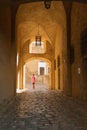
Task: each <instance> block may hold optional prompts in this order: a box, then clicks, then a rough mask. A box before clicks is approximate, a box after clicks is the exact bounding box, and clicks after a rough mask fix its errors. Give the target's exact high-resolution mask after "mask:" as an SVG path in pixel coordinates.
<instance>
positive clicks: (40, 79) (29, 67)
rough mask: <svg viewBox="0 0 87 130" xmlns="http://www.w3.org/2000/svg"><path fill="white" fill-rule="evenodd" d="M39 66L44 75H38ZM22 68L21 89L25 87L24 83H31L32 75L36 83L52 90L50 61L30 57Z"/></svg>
mask: <svg viewBox="0 0 87 130" xmlns="http://www.w3.org/2000/svg"><path fill="white" fill-rule="evenodd" d="M40 66H41V68H42V66H43V68H44V74H40ZM23 68H24V71H23V88H24V87H26V86H27V85H26V83H31V77H32V75H33V74H34V75H35V76H36V82H37V83H39V84H43V85H45V86H47V87H48V88H49V89H52V86H53V82H52V81H53V79H52V78H53V76H52V75H53V70H52V63H51V61H49V60H48V59H45V58H42V57H32V58H29V59H27V60H26V62H25V64H24V65H23Z"/></svg>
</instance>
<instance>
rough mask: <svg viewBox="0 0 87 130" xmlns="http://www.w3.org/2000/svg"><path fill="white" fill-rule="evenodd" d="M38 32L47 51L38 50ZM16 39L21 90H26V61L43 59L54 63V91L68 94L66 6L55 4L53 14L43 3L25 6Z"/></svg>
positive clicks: (17, 27) (52, 65) (17, 24)
mask: <svg viewBox="0 0 87 130" xmlns="http://www.w3.org/2000/svg"><path fill="white" fill-rule="evenodd" d="M38 7H39V8H38ZM58 7H59V8H58ZM30 10H32V11H31V12H30ZM58 12H60V14H61V15H59V13H58ZM38 26H39V27H38ZM38 31H39V35H40V36H41V41H42V43H41V44H43V43H44V44H43V46H44V50H43V49H42V48H43V47H42V48H41V47H39V46H38V47H37V46H35V37H36V35H37V33H38ZM16 36H17V37H16V40H17V53H18V54H19V65H18V67H17V68H18V70H17V73H18V72H19V71H20V88H23V65H24V64H25V63H26V60H28V59H29V58H32V57H34V58H37V57H38V58H40V57H42V58H45V59H48V60H49V61H50V62H51V73H52V74H51V87H50V88H51V89H60V90H62V91H65V88H66V86H68V79H66V76H67V73H68V71H67V70H68V66H67V44H66V42H67V38H66V14H65V10H64V6H63V3H62V2H60V1H53V2H52V4H51V8H50V10H47V9H45V8H44V6H43V2H36V3H35V2H34V3H27V4H21V5H20V6H19V8H18V11H17V15H16ZM36 48H37V49H36ZM35 49H36V51H35Z"/></svg>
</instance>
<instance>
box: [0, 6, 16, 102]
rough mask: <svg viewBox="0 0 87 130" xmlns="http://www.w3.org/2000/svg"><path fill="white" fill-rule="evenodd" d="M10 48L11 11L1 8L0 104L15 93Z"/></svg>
mask: <svg viewBox="0 0 87 130" xmlns="http://www.w3.org/2000/svg"><path fill="white" fill-rule="evenodd" d="M11 47H12V46H11V11H10V8H9V7H7V8H4V7H3V9H2V8H1V9H0V102H2V101H3V100H9V99H10V98H12V97H13V95H14V93H15V90H14V84H15V80H14V79H13V77H14V76H13V75H14V72H13V71H12V70H13V69H14V65H13V62H12V60H14V59H13V58H14V57H12V56H11V54H13V50H14V49H13V50H12V51H11ZM11 58H12V60H11ZM12 68H13V69H12Z"/></svg>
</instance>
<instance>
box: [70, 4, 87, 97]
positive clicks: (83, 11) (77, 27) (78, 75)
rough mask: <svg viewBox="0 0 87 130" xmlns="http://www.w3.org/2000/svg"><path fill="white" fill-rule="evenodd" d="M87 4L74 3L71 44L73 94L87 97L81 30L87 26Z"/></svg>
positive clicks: (86, 75) (85, 65) (86, 72)
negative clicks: (72, 48)
mask: <svg viewBox="0 0 87 130" xmlns="http://www.w3.org/2000/svg"><path fill="white" fill-rule="evenodd" d="M86 16H87V5H86V4H79V3H74V4H73V8H72V17H71V26H72V29H71V31H72V37H71V44H72V45H73V47H74V63H73V64H72V96H74V97H76V98H80V99H87V60H85V59H84V58H83V57H82V56H81V44H80V43H81V40H80V38H81V37H80V36H81V32H82V31H83V30H84V29H85V28H87V17H86Z"/></svg>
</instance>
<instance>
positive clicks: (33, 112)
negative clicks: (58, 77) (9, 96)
mask: <svg viewBox="0 0 87 130" xmlns="http://www.w3.org/2000/svg"><path fill="white" fill-rule="evenodd" d="M37 88H38V87H37ZM37 88H36V90H32V89H30V88H28V89H29V90H28V91H25V92H23V93H20V94H17V96H16V98H15V101H14V102H13V104H12V105H10V107H8V109H7V110H6V112H5V113H3V112H2V113H1V114H0V129H1V130H86V129H87V103H85V102H80V101H78V100H74V99H73V98H69V97H67V96H64V95H62V93H61V92H58V91H51V90H50V91H49V90H45V88H43V87H42V86H40V88H41V89H40V88H39V89H40V90H39V89H38V90H37ZM42 90H43V91H42Z"/></svg>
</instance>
